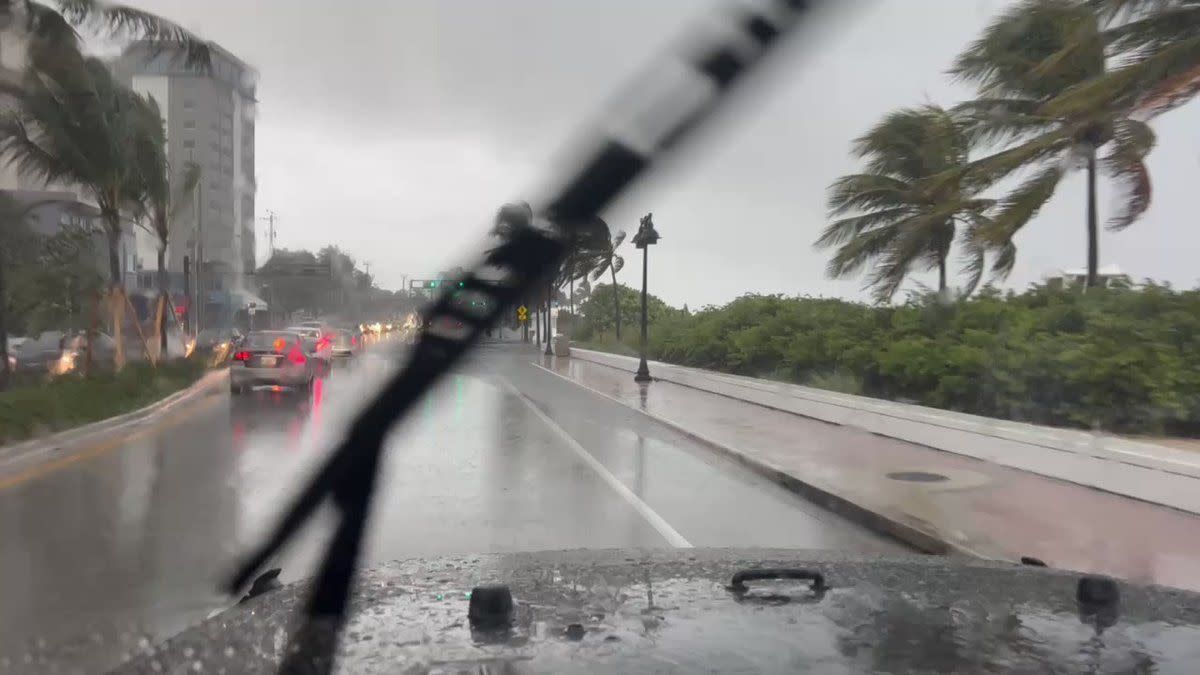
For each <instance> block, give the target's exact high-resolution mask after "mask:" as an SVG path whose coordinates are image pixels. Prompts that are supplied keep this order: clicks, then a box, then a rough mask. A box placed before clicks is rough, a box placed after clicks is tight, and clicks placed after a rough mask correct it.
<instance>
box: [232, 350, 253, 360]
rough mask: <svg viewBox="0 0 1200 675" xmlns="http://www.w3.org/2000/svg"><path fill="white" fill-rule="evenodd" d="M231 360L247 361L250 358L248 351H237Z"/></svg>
mask: <svg viewBox="0 0 1200 675" xmlns="http://www.w3.org/2000/svg"><path fill="white" fill-rule="evenodd" d="M233 360H234V361H249V360H250V352H237V353H236V354H234V355H233Z"/></svg>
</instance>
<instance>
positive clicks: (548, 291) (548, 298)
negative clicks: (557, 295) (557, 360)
mask: <svg viewBox="0 0 1200 675" xmlns="http://www.w3.org/2000/svg"><path fill="white" fill-rule="evenodd" d="M553 298H554V282H550V284H549V285H548V286H547V287H546V356H550V355H552V354H553V353H554V352H553V351H551V349H550V302H551V301H552V300H553Z"/></svg>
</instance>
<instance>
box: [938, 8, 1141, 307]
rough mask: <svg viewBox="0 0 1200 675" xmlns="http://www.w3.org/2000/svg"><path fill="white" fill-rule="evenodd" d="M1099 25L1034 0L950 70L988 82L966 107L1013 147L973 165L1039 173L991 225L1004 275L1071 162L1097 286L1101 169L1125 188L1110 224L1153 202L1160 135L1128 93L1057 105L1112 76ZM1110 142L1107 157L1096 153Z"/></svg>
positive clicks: (1085, 14) (1116, 225)
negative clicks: (1154, 153) (1081, 180)
mask: <svg viewBox="0 0 1200 675" xmlns="http://www.w3.org/2000/svg"><path fill="white" fill-rule="evenodd" d="M1100 21H1101V20H1100V18H1098V17H1097V15H1096V13H1095V12H1093V11H1092V10H1091V9H1090V8H1088V7H1086V6H1084V5H1082V4H1080V3H1078V2H1074V1H1072V0H1025V1H1024V2H1022V3H1020V4H1019V5H1017V6H1015V7H1013V8H1012V9H1010V10H1009V11H1007V12H1005V13H1004V14H1002V15H1001V16H1000V17H999V18H998V19H997V20H996V21H994V22H993V23H992V24H991V25H989V26H988V27H987V28H986V29H985V30H984V33H983V35H982V36H981V37H980V38H979V39H978V40H976V41H975V42H974V43H972V44H971V45H970V46H969V47H968V48H967V50H966V51H965V52H963V54H961V55H960V56H959V57H958V59H957V60H956V61H955V64H954V66H953V68H952V69H951V73H952V74H954V75H955V76H957V77H958V78H959V79H961V80H965V81H969V82H974V83H976V84H977V85H978V86H979V88H980V98H979V99H978V100H975V101H970V102H967V103H964V104H962V105H960V106H959V108H958V110H957V112H959V113H961V114H962V115H964V116H965V117H966V118H968V119H969V121H970V125H971V132H972V137H973V139H975V140H978V141H981V142H988V143H993V144H1001V145H1005V146H1007V148H1006V149H1004V150H1003V151H1001V152H998V153H996V154H994V155H992V156H990V157H985V158H983V159H981V160H979V161H977V162H975V163H973V166H972V171H973V172H977V175H979V176H980V177H983V178H984V179H986V180H989V181H997V180H1000V179H1002V178H1004V177H1006V176H1008V175H1010V174H1012V173H1013V172H1016V171H1019V170H1024V169H1032V170H1034V171H1035V173H1034V174H1033V175H1032V176H1031V177H1029V178H1027V179H1026V180H1025V181H1024V182H1022V183H1021V184H1020V185H1018V186H1017V187H1016V189H1014V190H1013V191H1012V192H1011V193H1009V194H1008V195H1007V196H1006V197H1005V198H1004V199H1003V200H1002V202H1001V204H1000V206H999V208H998V209H997V211H996V212H995V213H994V214H993V216H992V222H991V224H989V226H988V227H987V228H985V230H984V231H983V238H984V239H985V240H986V242H987V244H988V245H989V246H991V247H995V248H998V249H1000V250H1001V251H1002V252H1001V255H1000V256H999V257H998V258H997V260H996V262H995V269H996V271H997V272H998V273H1000V274H1007V273H1008V272H1009V271H1010V270H1011V269H1012V265H1013V262H1014V260H1015V250H1016V249H1015V247H1014V245H1013V237H1014V236H1015V235H1016V233H1017V232H1018V231H1019V230H1020V229H1021V228H1022V227H1024V226H1025V225H1026V224H1027V223H1028V222H1029V221H1030V220H1031V219H1032V218H1033V217H1034V216H1035V215H1037V213H1038V211H1039V210H1040V209H1041V208H1042V206H1043V205H1045V203H1046V202H1047V201H1048V200H1049V199H1050V197H1051V196H1052V195H1053V194H1054V191H1055V189H1056V188H1057V187H1058V185H1059V183H1060V182H1061V181H1062V179H1063V178H1064V177H1065V176H1066V174H1067V173H1068V171H1070V170H1071V169H1072V168H1076V167H1078V166H1080V165H1081V164H1082V165H1083V166H1084V167H1085V168H1086V169H1087V184H1088V195H1087V218H1086V228H1087V242H1088V245H1087V270H1088V273H1087V285H1088V286H1095V285H1096V283H1097V268H1098V267H1099V231H1098V230H1099V225H1098V215H1097V210H1096V178H1097V173H1098V172H1099V171H1100V170H1101V169H1103V170H1104V171H1105V172H1106V173H1107V174H1108V175H1109V176H1111V177H1112V178H1113V179H1114V180H1116V181H1118V183H1119V184H1120V187H1121V188H1122V189H1123V191H1124V195H1123V199H1122V201H1123V207H1122V209H1121V210H1120V211H1119V212H1118V213H1117V214H1116V215H1114V216H1113V217H1112V218H1110V219H1109V221H1108V228H1109V229H1110V230H1121V229H1124V228H1125V227H1128V226H1129V225H1130V224H1132V223H1133V222H1134V221H1135V220H1137V218H1138V217H1139V216H1141V215H1142V213H1144V212H1145V211H1146V209H1147V208H1149V206H1150V194H1151V191H1150V175H1149V172H1148V171H1147V169H1146V165H1145V162H1144V160H1145V157H1146V155H1147V154H1148V153H1149V152H1150V150H1151V149H1152V148H1153V147H1154V142H1155V137H1154V132H1153V131H1152V130H1151V129H1150V127H1149V125H1147V124H1146V123H1145V122H1142V121H1140V120H1137V119H1134V118H1132V117H1130V106H1129V97H1128V96H1127V95H1123V94H1121V93H1120V92H1119V91H1117V90H1116V89H1113V88H1109V89H1108V90H1107V91H1108V93H1109V95H1108V97H1107V98H1104V99H1100V100H1097V101H1095V104H1094V105H1089V106H1087V107H1071V108H1066V107H1062V106H1059V105H1056V103H1055V99H1056V98H1057V97H1058V96H1060V95H1061V93H1062V92H1064V91H1068V90H1070V89H1071V88H1072V87H1077V86H1081V85H1085V84H1087V83H1090V82H1095V81H1099V80H1100V79H1101V78H1103V76H1104V75H1105V73H1106V56H1105V45H1106V42H1107V40H1108V38H1107V37H1106V36H1105V35H1104V33H1103V31H1102V30H1101V23H1100ZM1105 146H1107V147H1108V152H1107V154H1105V155H1104V156H1103V157H1100V158H1097V153H1098V152H1099V151H1100V150H1101V148H1103V147H1105Z"/></svg>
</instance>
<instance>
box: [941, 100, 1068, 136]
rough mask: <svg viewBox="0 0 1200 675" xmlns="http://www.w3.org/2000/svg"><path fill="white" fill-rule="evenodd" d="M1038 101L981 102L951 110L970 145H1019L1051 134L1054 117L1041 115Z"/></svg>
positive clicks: (971, 102)
mask: <svg viewBox="0 0 1200 675" xmlns="http://www.w3.org/2000/svg"><path fill="white" fill-rule="evenodd" d="M1042 109H1043V104H1042V103H1041V102H1040V101H1035V100H1033V99H1027V98H1008V99H1006V98H981V99H977V100H973V101H965V102H963V103H960V104H958V105H956V106H955V107H954V108H953V113H954V114H955V115H956V116H958V117H959V118H960V119H961V120H962V122H963V125H964V127H965V131H964V133H965V134H966V135H967V136H968V137H969V138H970V141H971V143H972V144H973V145H985V146H995V145H1001V144H1007V143H1020V142H1025V141H1028V140H1032V139H1034V138H1037V137H1038V136H1042V135H1045V134H1047V133H1051V132H1052V131H1053V130H1054V129H1056V128H1057V127H1058V126H1059V125H1060V124H1061V120H1060V119H1059V118H1057V117H1054V116H1051V115H1048V114H1045V113H1043V112H1042Z"/></svg>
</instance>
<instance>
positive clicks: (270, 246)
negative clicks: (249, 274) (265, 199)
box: [259, 209, 275, 260]
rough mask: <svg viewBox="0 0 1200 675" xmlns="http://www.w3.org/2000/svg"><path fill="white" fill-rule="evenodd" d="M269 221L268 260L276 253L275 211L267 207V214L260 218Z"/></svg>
mask: <svg viewBox="0 0 1200 675" xmlns="http://www.w3.org/2000/svg"><path fill="white" fill-rule="evenodd" d="M259 220H265V221H267V260H270V259H271V257H272V256H274V255H275V212H274V211H272V210H271V209H267V216H266V217H265V218H259Z"/></svg>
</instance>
